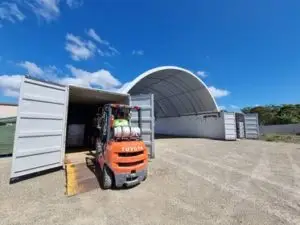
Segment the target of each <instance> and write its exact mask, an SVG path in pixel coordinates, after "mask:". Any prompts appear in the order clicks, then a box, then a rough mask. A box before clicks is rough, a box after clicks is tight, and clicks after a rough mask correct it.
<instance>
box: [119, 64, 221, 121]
mask: <svg viewBox="0 0 300 225" xmlns="http://www.w3.org/2000/svg"><path fill="white" fill-rule="evenodd" d="M120 91H121V92H122V93H129V94H131V95H138V94H149V93H152V94H154V107H155V114H156V115H155V116H156V117H157V118H160V117H178V116H184V115H193V114H198V113H201V112H217V111H218V106H217V103H216V101H215V99H214V98H213V96H212V95H211V93H210V92H209V90H208V88H207V86H206V85H205V84H204V83H203V81H202V80H201V79H199V77H197V76H196V75H194V74H193V73H192V72H190V71H188V70H186V69H183V68H180V67H175V66H163V67H157V68H154V69H151V70H148V71H146V72H145V73H143V74H141V75H140V76H138V77H137V78H136V79H134V80H133V81H132V82H130V83H128V84H127V85H125V86H124V87H122V89H121V90H120Z"/></svg>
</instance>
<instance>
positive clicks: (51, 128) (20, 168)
mask: <svg viewBox="0 0 300 225" xmlns="http://www.w3.org/2000/svg"><path fill="white" fill-rule="evenodd" d="M67 104H68V88H67V87H65V86H60V85H55V84H50V83H47V82H42V81H36V80H32V79H29V78H24V79H23V80H22V83H21V89H20V97H19V107H18V116H17V124H16V131H15V138H14V150H13V159H12V168H11V178H15V177H18V176H22V175H28V174H31V173H34V172H40V171H43V170H47V169H51V168H55V167H59V166H62V165H63V156H64V150H65V131H66V130H65V129H66V128H65V126H66V114H67Z"/></svg>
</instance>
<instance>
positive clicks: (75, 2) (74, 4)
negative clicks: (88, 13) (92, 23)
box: [66, 0, 83, 9]
mask: <svg viewBox="0 0 300 225" xmlns="http://www.w3.org/2000/svg"><path fill="white" fill-rule="evenodd" d="M66 3H67V5H68V6H69V7H70V8H71V9H74V8H78V7H80V6H82V5H83V0H66Z"/></svg>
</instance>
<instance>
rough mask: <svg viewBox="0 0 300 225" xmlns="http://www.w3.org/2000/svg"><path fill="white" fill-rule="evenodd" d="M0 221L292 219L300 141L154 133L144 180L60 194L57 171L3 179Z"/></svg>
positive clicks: (299, 201)
mask: <svg viewBox="0 0 300 225" xmlns="http://www.w3.org/2000/svg"><path fill="white" fill-rule="evenodd" d="M9 170H10V158H2V159H0V224H22V225H24V224H64V225H67V224H72V225H74V224H89V225H92V224H97V225H101V224H103V225H107V224H111V225H117V224H122V225H123V224H124V225H126V224H128V225H132V224H141V225H145V224H162V225H166V224H170V225H174V224H222V225H223V224H259V225H263V224H270V225H275V224H295V225H296V224H298V225H299V224H300V145H296V144H287V143H269V142H263V141H249V140H243V141H236V142H224V141H212V140H206V139H182V138H181V139H180V138H177V139H158V140H156V159H154V160H152V162H151V163H150V169H149V170H150V171H149V172H150V174H149V176H148V179H147V180H146V181H145V182H144V183H142V184H141V185H139V186H137V187H135V188H132V189H128V190H108V191H103V190H101V189H96V190H93V191H90V192H88V193H84V194H80V195H78V196H74V197H69V198H68V197H66V196H65V195H64V191H65V190H64V183H65V182H64V172H63V171H57V172H54V173H50V174H47V175H43V176H39V177H35V178H32V179H29V180H25V181H22V182H19V183H16V184H13V185H9V184H8V179H9Z"/></svg>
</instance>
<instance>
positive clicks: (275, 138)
mask: <svg viewBox="0 0 300 225" xmlns="http://www.w3.org/2000/svg"><path fill="white" fill-rule="evenodd" d="M261 139H262V140H265V141H270V142H286V143H296V144H300V135H299V134H297V135H292V134H265V135H262V136H261Z"/></svg>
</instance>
